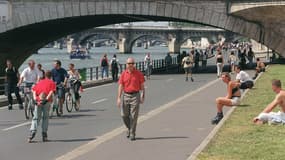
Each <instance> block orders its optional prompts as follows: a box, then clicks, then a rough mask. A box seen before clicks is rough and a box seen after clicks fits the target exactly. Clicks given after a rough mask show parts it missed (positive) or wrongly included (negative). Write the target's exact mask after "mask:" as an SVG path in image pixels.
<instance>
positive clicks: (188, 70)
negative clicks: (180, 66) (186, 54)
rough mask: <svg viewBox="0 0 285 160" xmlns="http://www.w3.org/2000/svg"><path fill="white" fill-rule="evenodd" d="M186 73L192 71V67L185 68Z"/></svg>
mask: <svg viewBox="0 0 285 160" xmlns="http://www.w3.org/2000/svg"><path fill="white" fill-rule="evenodd" d="M184 71H185V73H192V67H187V68H184Z"/></svg>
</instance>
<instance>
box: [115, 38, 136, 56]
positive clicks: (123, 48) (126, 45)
mask: <svg viewBox="0 0 285 160" xmlns="http://www.w3.org/2000/svg"><path fill="white" fill-rule="evenodd" d="M118 47H119V52H120V53H122V54H130V53H132V51H133V47H132V44H131V42H129V41H128V39H126V38H120V39H119V45H118Z"/></svg>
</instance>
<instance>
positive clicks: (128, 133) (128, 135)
mask: <svg viewBox="0 0 285 160" xmlns="http://www.w3.org/2000/svg"><path fill="white" fill-rule="evenodd" d="M130 134H131V131H130V130H128V131H127V136H126V137H127V138H130Z"/></svg>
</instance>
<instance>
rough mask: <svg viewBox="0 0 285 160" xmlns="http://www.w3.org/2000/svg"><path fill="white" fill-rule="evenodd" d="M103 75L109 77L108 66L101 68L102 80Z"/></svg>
mask: <svg viewBox="0 0 285 160" xmlns="http://www.w3.org/2000/svg"><path fill="white" fill-rule="evenodd" d="M104 75H105V77H109V67H108V66H103V67H102V74H101V77H102V79H103V78H104Z"/></svg>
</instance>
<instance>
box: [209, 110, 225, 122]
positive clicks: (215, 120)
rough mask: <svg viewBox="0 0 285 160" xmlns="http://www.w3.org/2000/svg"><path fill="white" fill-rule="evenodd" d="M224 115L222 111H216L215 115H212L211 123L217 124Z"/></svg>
mask: <svg viewBox="0 0 285 160" xmlns="http://www.w3.org/2000/svg"><path fill="white" fill-rule="evenodd" d="M223 117H224V115H223V112H222V113H217V115H216V117H214V118H213V119H212V121H211V123H212V124H213V125H214V124H218V123H219V122H220V121H221V120H222V119H223Z"/></svg>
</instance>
